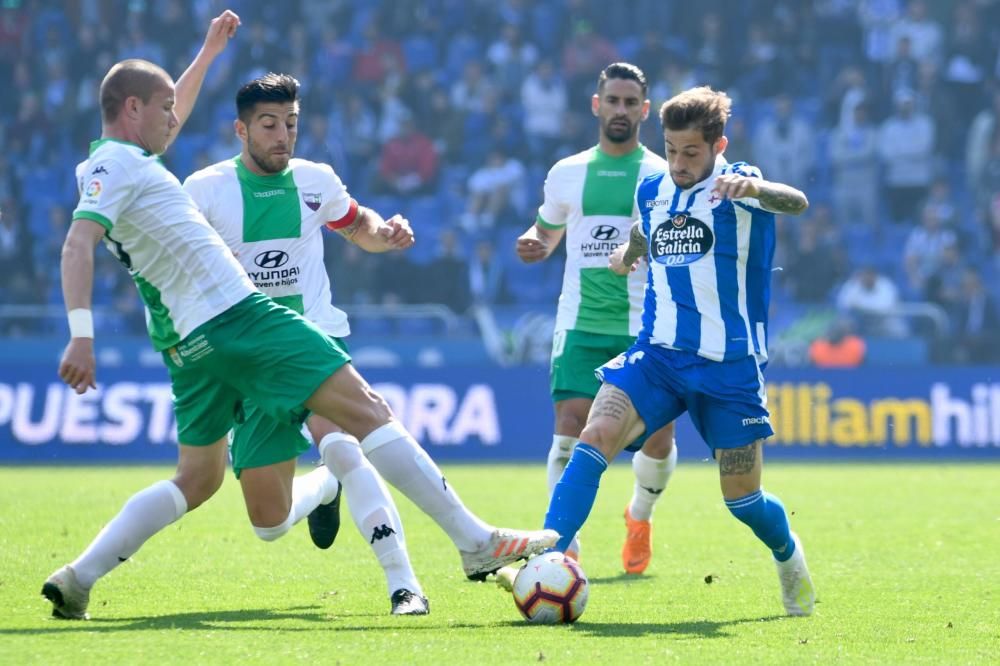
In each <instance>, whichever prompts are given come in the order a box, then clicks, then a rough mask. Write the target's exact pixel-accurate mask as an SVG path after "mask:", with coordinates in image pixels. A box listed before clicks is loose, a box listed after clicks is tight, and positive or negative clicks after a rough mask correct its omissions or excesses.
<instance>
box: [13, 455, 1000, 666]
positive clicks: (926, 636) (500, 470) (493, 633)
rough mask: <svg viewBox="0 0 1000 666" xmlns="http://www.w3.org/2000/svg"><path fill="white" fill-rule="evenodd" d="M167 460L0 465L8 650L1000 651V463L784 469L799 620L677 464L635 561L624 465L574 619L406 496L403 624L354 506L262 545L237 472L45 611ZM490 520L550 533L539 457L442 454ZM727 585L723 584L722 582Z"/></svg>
mask: <svg viewBox="0 0 1000 666" xmlns="http://www.w3.org/2000/svg"><path fill="white" fill-rule="evenodd" d="M171 471H172V470H170V469H168V468H147V467H119V468H75V469H71V468H58V469H56V468H10V467H8V468H0V553H2V555H3V558H2V565H0V609H2V614H0V663H3V664H21V663H74V664H89V663H93V664H131V663H157V664H173V663H183V664H188V665H191V666H193V665H195V664H199V665H200V664H213V663H220V664H221V663H225V664H230V663H241V664H249V663H260V664H280V663H297V662H301V663H324V664H383V663H384V664H505V663H520V664H527V663H537V662H540V661H544V662H546V663H549V664H572V665H574V666H578V665H580V664H591V663H602V664H618V663H622V664H646V663H650V664H652V663H663V662H679V663H689V664H692V663H696V664H715V663H731V664H740V663H743V664H757V663H767V664H770V663H777V664H781V663H787V664H791V663H802V662H812V663H832V662H834V661H836V662H837V663H879V664H881V663H940V664H959V663H987V662H992V663H998V660H1000V465H997V464H975V465H973V464H968V465H941V464H879V465H848V464H829V463H826V464H810V465H792V464H771V465H769V466H768V468H767V469H766V470H765V483H766V487H767V488H768V489H770V490H772V491H774V492H775V493H777V494H778V495H779V496H781V497H782V498H783V500H784V502H785V505H786V507H787V508H788V510H789V512H790V513H791V514H792V522H793V526H794V528H795V529H796V530H797V531H798V532H799V534H800V535H801V536H802V539H803V541H804V544H805V548H806V552H807V554H808V558H809V564H810V569H811V572H812V576H813V580H814V581H815V584H816V587H817V591H818V598H819V603H818V604H817V612H816V615H814V616H813V617H811V618H787V617H784V616H783V613H782V607H781V601H780V595H779V590H778V582H777V576H776V574H775V570H774V565H773V564H772V563H771V561H770V556H769V554H768V553H767V551H766V550H765V549H764V548H763V546H761V545H760V544H759V543H758V542H757V541H756V539H754V537H753V536H752V534H751V533H750V531H749V530H748V529H747V528H746V527H744V526H743V525H741V524H739V523H738V522H737V521H736V520H735V519H733V518H732V517H731V516H730V515H729V513H728V512H727V511H726V509H725V507H724V505H723V504H722V501H721V498H720V494H719V491H718V480H717V473H716V471H715V466H714V465H713V464H711V463H708V462H704V461H703V462H693V463H688V464H682V465H681V466H680V467H678V470H677V472H676V473H675V475H674V477H673V480H672V482H671V485H670V487H669V488H668V490H667V492H666V493H665V495H664V497H663V498H662V499H661V501H660V504H659V506H658V508H657V511H656V516H655V527H654V533H653V539H654V557H653V563H652V565H651V566H650V568H649V570H648V571H647V573H646V575H644V576H641V577H629V576H625V575H624V574H621V573H620V571H621V569H620V566H621V564H620V555H619V551H620V548H621V541H622V538H623V535H624V527H623V521H622V518H621V514H622V509H623V507H624V505H625V502H626V501H627V498H628V496H629V493H630V492H631V471H630V469H629V466H628V465H627V464H622V463H621V462H619V463H618V464H616V465H613V466H612V468H611V470H609V472H608V473H607V474H606V475H605V478H604V481H603V484H602V488H601V492H600V494H599V496H598V501H597V505H596V506H595V508H594V512H593V514H592V515H591V519H590V521H589V523H588V524H587V526H586V527H585V528H584V532H583V534H582V541H583V553H582V558H581V559H582V565H583V568H584V570H585V571H586V572H587V574H588V575H589V577H590V581H591V593H590V603H589V606H588V608H587V611H586V613H584V615H583V617H582V618H581V619H580V621H579V622H578V623H577V624H576V625H573V626H556V627H552V626H532V625H528V624H526V623H524V622H523V621H522V620H521V619H520V616H519V615H518V613H517V610H516V609H515V608H514V604H513V602H512V600H511V599H510V597H509V596H508V595H507V594H506V593H503V592H501V591H500V590H499V589H498V588H497V587H496V586H495V585H494V584H493V583H492V582H489V583H485V584H477V583H472V582H468V581H466V580H465V578H464V576H463V575H462V571H461V567H460V562H459V558H458V555H457V553H456V551H455V550H454V549H453V548H452V546H451V544H450V542H449V541H448V540H447V538H446V537H445V536H444V533H443V532H441V531H440V530H439V529H438V528H437V526H436V525H434V524H433V523H432V522H431V520H430V519H429V518H427V517H425V516H424V515H423V514H421V513H420V512H419V511H418V510H417V509H416V508H415V507H414V506H413V505H412V504H410V503H409V502H408V501H406V500H405V499H402V498H401V497H400V496H398V495H397V501H398V504H399V507H400V511H401V513H402V516H403V522H404V525H405V528H406V537H407V542H408V546H409V551H410V555H411V558H412V561H413V564H414V568H415V569H416V571H417V574H418V576H419V577H420V579H421V581H422V583H423V585H424V589H425V592H426V593H427V595H428V597H429V598H430V602H431V615H429V616H427V617H402V618H398V617H391V616H389V615H388V611H389V602H388V599H387V593H386V590H385V585H384V578H383V577H382V574H381V570H380V569H379V568H378V566H377V564H376V562H375V559H374V557H373V556H372V554H371V551H370V550H369V549H368V547H367V545H366V543H365V541H364V539H362V537H361V536H360V535H359V534H358V533H357V531H356V530H355V529H354V526H353V523H352V522H350V516H349V514H348V513H347V511H346V509H345V511H344V515H343V518H344V525H343V528H342V530H341V535H340V537H339V539H338V541H337V543H336V544H334V546H333V548H331V549H330V550H328V551H319V550H317V549H315V548H314V547H313V546H312V544H311V543H310V541H309V537H308V532H307V529H306V527H305V525H304V524H303V525H299V526H297V527H296V528H295V529H294V530H293V531H292V532H291V533H290V534H289V535H287V536H286V537H285V538H284V539H281V540H279V541H277V542H275V543H271V544H268V543H264V542H261V541H259V540H257V539H256V538H255V537H254V535H253V533H252V531H251V530H250V527H249V523H248V521H247V519H246V516H245V513H244V510H243V506H242V498H241V495H240V493H239V488H238V485H237V483H236V482H235V480H234V479H233V478H231V477H229V478H227V479H226V483H225V484H224V486H223V489H222V491H220V493H219V494H218V495H217V496H216V497H215V498H213V500H212V501H210V502H209V503H208V504H206V505H205V506H203V507H201V508H200V509H198V510H197V511H195V512H193V513H192V514H190V515H188V516H186V517H185V518H183V519H182V520H180V521H179V522H177V523H175V524H174V525H171V526H170V527H169V528H167V529H166V530H165V531H164V532H163V533H161V534H159V535H157V536H156V537H154V539H152V540H151V541H150V542H148V543H147V544H146V546H145V547H144V548H143V549H142V550H140V551H139V553H138V554H137V555H136V556H135V557H133V558H132V560H131V561H130V562H127V563H125V564H123V565H122V566H121V567H119V568H118V569H117V570H115V571H114V572H112V573H111V575H109V576H108V577H107V578H105V579H104V580H103V581H101V582H100V583H99V584H98V585H97V586H96V587H95V589H94V591H93V593H92V596H91V607H90V610H91V615H92V617H93V619H91V620H90V621H87V622H66V621H58V620H54V619H51V618H50V617H48V615H49V609H48V604H47V603H46V602H44V600H43V599H42V598H41V597H40V596H39V595H38V592H39V589H40V587H41V584H42V582H43V581H44V579H45V577H46V576H47V575H48V574H49V573H50V572H51V571H52V570H54V569H55V568H56V567H58V566H60V565H62V564H63V563H65V562H67V561H69V560H71V559H72V558H74V557H75V556H76V555H77V554H78V553H79V552H80V551H81V550H82V549H83V547H84V546H85V545H86V544H87V543H88V542H89V540H90V539H91V538H92V537H93V536H94V534H96V532H97V531H98V530H99V529H100V527H101V526H102V525H103V523H104V522H105V521H107V520H108V519H109V518H110V517H111V516H112V515H113V514H114V513H115V512H116V511H117V510H118V508H119V507H120V506H121V504H122V503H123V502H124V501H125V499H126V498H128V497H129V495H131V494H132V493H133V492H135V491H136V490H138V489H140V488H142V487H145V486H146V485H148V484H149V483H151V482H153V481H155V480H158V479H160V478H165V477H168V476H169V475H170V473H171ZM445 472H446V474H447V477H448V480H449V482H450V483H451V484H452V485H453V486H454V487H455V488H457V489H458V491H459V492H460V494H461V495H462V497H463V499H464V500H465V502H466V504H467V505H469V506H470V507H471V508H472V509H473V510H475V511H477V512H478V513H479V514H480V515H481V516H482V517H483V518H484V519H485V520H488V521H491V522H494V523H496V524H500V525H508V526H512V527H516V526H524V527H528V526H530V527H536V526H538V525H539V523H540V521H541V518H542V515H543V513H544V511H545V506H546V493H545V476H544V474H545V473H544V469H543V466H542V465H535V466H492V465H490V466H487V465H479V466H471V465H469V466H458V465H448V466H446V467H445ZM709 580H710V581H711V582H708V581H709Z"/></svg>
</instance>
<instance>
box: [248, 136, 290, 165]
mask: <svg viewBox="0 0 1000 666" xmlns="http://www.w3.org/2000/svg"><path fill="white" fill-rule="evenodd" d="M247 152H248V153H250V157H251V158H252V159H253V161H254V162H256V163H257V166H258V167H260V169H261V170H262V171H264V172H266V173H280V172H282V171H284V170H285V169H286V168H287V167H288V160H289V159H291V155H292V150H291V147H289V149H288V154H287V155H271V154H269V153H266V152H264V151H262V150H257V148H256V146H255V145H254V143H253V141H252V140H251V139H250V137H249V136H247Z"/></svg>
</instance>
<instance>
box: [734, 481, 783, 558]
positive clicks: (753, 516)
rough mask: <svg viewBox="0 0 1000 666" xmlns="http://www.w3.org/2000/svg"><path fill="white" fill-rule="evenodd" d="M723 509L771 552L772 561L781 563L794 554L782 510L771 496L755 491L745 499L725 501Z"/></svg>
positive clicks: (781, 506) (778, 501) (781, 505)
mask: <svg viewBox="0 0 1000 666" xmlns="http://www.w3.org/2000/svg"><path fill="white" fill-rule="evenodd" d="M726 507H727V508H728V509H729V511H730V512H732V514H733V515H734V516H736V517H737V518H738V519H739V520H740V521H741V522H743V523H746V524H747V526H749V527H750V529H752V530H753V533H754V534H756V535H757V538H758V539H760V540H761V541H763V542H764V543H765V544H766V545H767V547H768V548H770V549H771V552H773V553H774V559H776V560H778V561H779V562H784V561H785V560H787V559H788V558H789V557H791V556H792V553H794V552H795V542H794V541H792V533H791V531H790V530H789V528H788V516H787V515H786V514H785V507H784V505H783V504H782V503H781V500H779V499H778V498H777V497H775V496H774V495H772V494H771V493H765V492H764V491H763V490H758V491H757V492H755V493H750V494H749V495H747V496H746V497H740V498H737V499H734V500H726Z"/></svg>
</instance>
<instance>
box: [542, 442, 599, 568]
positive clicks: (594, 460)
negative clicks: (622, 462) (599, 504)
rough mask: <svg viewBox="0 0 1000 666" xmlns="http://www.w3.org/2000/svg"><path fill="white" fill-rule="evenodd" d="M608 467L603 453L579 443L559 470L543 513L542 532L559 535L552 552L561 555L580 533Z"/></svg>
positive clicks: (588, 445)
mask: <svg viewBox="0 0 1000 666" xmlns="http://www.w3.org/2000/svg"><path fill="white" fill-rule="evenodd" d="M607 468H608V461H607V460H605V458H604V454H603V453H601V452H600V451H598V450H597V449H595V448H594V447H593V446H591V445H590V444H584V443H583V442H580V443H579V444H577V445H576V448H575V449H573V456H572V457H571V458H570V459H569V463H568V464H567V465H566V469H564V470H563V473H562V477H560V478H559V483H557V484H556V487H555V488H553V489H552V499H551V500H549V510H548V511H547V512H546V513H545V529H551V530H555V531H556V532H558V533H559V541H558V542H557V543H556V550H558V551H559V552H562V553H565V552H566V548H567V547H569V542H570V541H572V540H573V537H575V536H576V533H577V532H579V531H580V528H581V527H583V524H584V523H585V522H586V521H587V516H589V515H590V510H591V509H592V508H593V507H594V499H595V498H596V497H597V487H598V486H599V485H600V483H601V475H602V474H604V470H606V469H607Z"/></svg>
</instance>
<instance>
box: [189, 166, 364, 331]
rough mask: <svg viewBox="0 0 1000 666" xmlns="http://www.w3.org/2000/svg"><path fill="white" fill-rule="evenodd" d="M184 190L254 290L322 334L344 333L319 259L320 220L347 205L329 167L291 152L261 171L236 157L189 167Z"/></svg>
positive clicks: (338, 216) (343, 210)
mask: <svg viewBox="0 0 1000 666" xmlns="http://www.w3.org/2000/svg"><path fill="white" fill-rule="evenodd" d="M184 189H185V190H187V192H188V194H190V195H191V198H192V199H194V201H195V203H196V204H197V205H198V207H199V208H200V209H201V211H202V213H204V215H205V217H206V218H207V219H208V222H209V224H211V225H212V226H213V227H215V228H216V230H218V232H219V234H220V235H221V236H222V238H223V240H224V241H225V242H226V245H228V246H229V247H230V248H231V249H232V250H233V252H234V253H236V257H237V260H238V261H239V262H240V263H241V264H242V265H243V268H244V270H245V271H246V273H247V275H249V277H250V280H251V281H252V282H253V283H254V285H255V286H256V287H257V288H258V289H260V290H261V291H262V292H264V293H265V294H267V295H268V296H270V297H271V298H273V299H274V300H275V301H277V302H278V303H281V304H282V305H285V306H286V307H289V308H291V309H292V310H295V311H296V312H298V313H300V314H302V315H303V316H304V317H306V318H307V319H309V320H310V321H312V322H313V323H315V324H316V325H318V326H319V327H320V328H321V329H323V331H324V332H326V333H327V334H328V335H332V336H334V337H338V338H342V337H345V336H347V335H349V334H350V332H351V330H350V327H349V325H348V323H347V315H346V314H345V313H344V312H343V311H342V310H339V309H337V308H335V307H333V305H332V304H331V303H330V301H331V295H330V278H329V277H328V275H327V272H326V267H325V266H324V264H323V237H322V234H323V232H322V228H323V225H325V224H326V223H327V222H331V221H334V220H339V219H341V218H342V217H344V215H346V214H347V212H348V210H349V209H350V206H351V197H350V195H349V194H348V193H347V188H345V187H344V184H343V183H342V182H341V180H340V178H339V177H338V176H337V174H336V173H334V171H333V169H331V168H330V167H329V166H327V165H326V164H317V163H316V162H309V161H307V160H300V159H292V160H290V161H289V163H288V168H286V169H285V170H284V171H282V172H281V173H278V174H273V175H268V176H260V175H257V174H255V173H253V172H252V171H250V170H249V169H247V168H246V167H245V166H244V165H243V162H241V161H240V158H239V157H238V156H237V157H236V158H234V159H231V160H226V161H224V162H219V163H217V164H213V165H212V166H209V167H207V168H205V169H202V170H201V171H197V172H195V173H193V174H191V175H190V176H188V178H187V180H185V181H184Z"/></svg>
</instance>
